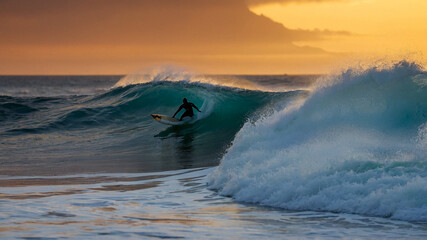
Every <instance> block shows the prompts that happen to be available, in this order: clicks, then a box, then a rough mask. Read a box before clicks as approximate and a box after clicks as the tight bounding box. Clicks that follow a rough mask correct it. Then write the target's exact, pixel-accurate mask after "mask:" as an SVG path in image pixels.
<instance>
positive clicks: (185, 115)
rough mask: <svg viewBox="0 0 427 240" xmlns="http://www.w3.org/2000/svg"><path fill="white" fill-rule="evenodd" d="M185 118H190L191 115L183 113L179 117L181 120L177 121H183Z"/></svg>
mask: <svg viewBox="0 0 427 240" xmlns="http://www.w3.org/2000/svg"><path fill="white" fill-rule="evenodd" d="M185 117H192V115H191V113H189V112H185V113H183V114H182V116H181V118H180V119H179V121H182V119H183V118H185Z"/></svg>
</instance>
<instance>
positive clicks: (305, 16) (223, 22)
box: [0, 0, 427, 75]
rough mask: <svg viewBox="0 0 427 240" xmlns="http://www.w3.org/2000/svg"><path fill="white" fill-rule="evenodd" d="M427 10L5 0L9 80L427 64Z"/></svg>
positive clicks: (350, 1)
mask: <svg viewBox="0 0 427 240" xmlns="http://www.w3.org/2000/svg"><path fill="white" fill-rule="evenodd" d="M426 12H427V1H424V0H405V1H401V0H299V1H298V0H121V1H116V0H61V1H57V0H0V34H1V37H0V74H2V75H9V74H17V75H28V74H128V73H132V72H135V71H140V70H141V69H144V68H147V67H150V66H158V65H173V66H178V67H182V68H185V69H191V70H193V71H195V72H200V73H209V74H318V73H328V72H329V71H331V70H333V69H334V68H337V67H340V66H341V65H344V64H347V63H348V62H351V61H355V60H359V59H370V58H383V57H396V56H404V57H407V56H413V55H415V56H416V57H417V58H420V59H421V61H422V62H423V63H424V64H425V61H423V60H422V59H423V55H425V54H426V53H427V43H426V42H425V39H427V24H425V23H426V22H427V14H425V13H426ZM426 65H427V64H426Z"/></svg>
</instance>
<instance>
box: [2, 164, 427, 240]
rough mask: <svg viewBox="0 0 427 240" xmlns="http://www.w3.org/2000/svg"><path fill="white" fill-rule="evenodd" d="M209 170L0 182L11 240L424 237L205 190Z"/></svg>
mask: <svg viewBox="0 0 427 240" xmlns="http://www.w3.org/2000/svg"><path fill="white" fill-rule="evenodd" d="M212 171H213V168H207V169H191V170H177V171H168V172H159V173H147V174H99V175H71V176H61V177H27V178H22V177H19V178H16V177H15V178H10V177H9V178H1V179H0V186H1V189H0V192H1V195H0V225H1V227H0V236H1V237H2V238H8V239H9V238H10V239H21V238H24V239H35V238H45V237H49V238H52V239H58V238H61V239H64V238H75V239H82V238H84V239H92V238H102V239H118V238H129V237H131V238H152V239H158V238H160V239H163V238H172V239H182V238H186V239H202V238H209V239H259V238H264V239H266V238H268V239H283V238H286V239H301V238H304V239H333V238H352V239H358V238H359V239H366V238H369V239H373V238H375V239H399V238H404V239H425V237H426V236H427V225H426V224H417V223H409V222H403V221H396V220H390V219H385V218H375V217H367V216H359V215H351V214H339V213H328V212H312V211H287V210H283V209H277V208H269V207H263V206H258V205H248V204H243V203H239V202H235V201H233V200H232V199H231V198H227V197H223V196H219V195H218V194H217V193H216V192H212V191H210V190H208V189H207V188H206V175H207V174H209V173H210V172H212Z"/></svg>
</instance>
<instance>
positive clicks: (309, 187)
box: [209, 62, 427, 221]
mask: <svg viewBox="0 0 427 240" xmlns="http://www.w3.org/2000/svg"><path fill="white" fill-rule="evenodd" d="M325 82H326V83H324V84H322V85H319V86H318V87H317V89H316V90H315V91H313V92H312V94H311V95H310V96H309V97H308V98H307V99H306V100H304V101H296V102H294V104H292V105H290V106H288V107H286V108H285V109H284V110H283V111H280V112H278V113H277V114H274V115H272V116H270V117H268V118H267V119H263V120H260V121H258V122H257V123H256V124H245V125H244V127H243V128H242V129H241V130H240V131H239V133H238V134H237V135H236V138H235V140H234V142H233V145H232V146H231V147H230V149H228V152H227V153H226V154H225V155H224V157H223V158H222V160H221V163H220V165H219V167H217V169H216V170H215V171H214V172H213V173H212V174H211V175H210V176H209V185H210V188H212V189H217V190H218V191H219V192H220V193H221V194H222V195H227V196H232V197H233V198H235V199H237V200H239V201H245V202H252V203H260V204H263V205H269V206H275V207H282V208H286V209H292V210H314V211H332V212H344V213H357V214H364V215H371V216H382V217H391V218H394V219H403V220H410V221H427V74H426V73H425V72H423V71H422V70H421V68H420V67H419V66H417V65H416V64H413V63H409V62H400V63H397V64H395V65H393V66H389V67H383V68H370V69H367V70H348V71H346V72H344V73H342V74H341V75H338V76H331V77H328V78H327V80H326V81H325Z"/></svg>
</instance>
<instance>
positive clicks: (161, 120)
mask: <svg viewBox="0 0 427 240" xmlns="http://www.w3.org/2000/svg"><path fill="white" fill-rule="evenodd" d="M151 116H152V117H153V118H154V120H156V121H157V122H159V123H163V124H167V125H182V124H184V123H186V122H188V121H189V120H190V119H191V118H189V117H186V118H184V119H183V120H182V121H179V119H176V118H171V117H168V116H166V115H162V114H151Z"/></svg>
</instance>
